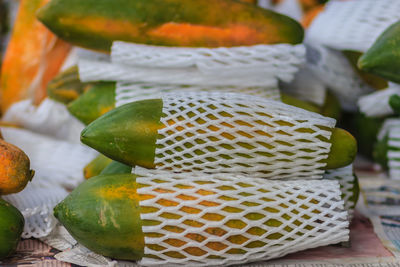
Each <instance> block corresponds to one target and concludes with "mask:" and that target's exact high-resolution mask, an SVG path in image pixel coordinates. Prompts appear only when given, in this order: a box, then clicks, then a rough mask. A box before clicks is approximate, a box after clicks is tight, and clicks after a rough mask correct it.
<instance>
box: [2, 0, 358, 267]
mask: <svg viewBox="0 0 400 267" xmlns="http://www.w3.org/2000/svg"><path fill="white" fill-rule="evenodd" d="M254 2H255V1H236V0H204V1H196V0H185V1H178V0H168V1H165V0H151V1H149V0H129V1H128V0H113V1H109V0H96V1H95V0H86V1H84V2H82V1H78V0H50V1H47V0H42V1H40V0H35V1H33V0H30V1H26V0H25V1H24V0H22V1H21V6H20V13H19V16H21V19H19V20H17V22H16V24H15V27H14V34H13V37H12V39H11V41H10V44H9V48H8V50H7V53H6V56H5V60H4V63H3V67H2V78H1V103H2V110H3V112H4V113H5V115H4V117H3V118H12V117H13V116H11V115H10V114H11V112H12V111H13V110H14V111H15V109H13V107H15V106H16V105H18V101H20V100H21V99H27V98H28V99H30V101H31V102H30V103H32V104H33V105H40V103H41V102H42V101H43V99H48V98H50V99H52V101H57V102H59V103H62V104H63V105H65V110H68V112H69V114H71V115H72V116H74V117H75V118H77V119H78V120H79V121H80V122H81V123H82V124H84V125H85V128H84V129H83V131H82V132H81V134H80V140H81V142H82V143H83V144H85V145H87V146H89V147H91V148H93V149H95V150H96V151H98V152H99V156H98V157H97V158H96V159H95V160H94V161H92V162H91V163H90V164H89V165H87V167H86V168H85V170H84V174H85V177H86V178H87V179H88V180H87V181H84V182H82V183H81V184H80V185H79V186H78V187H77V188H75V189H74V190H73V191H72V193H70V194H69V195H68V196H67V197H66V198H65V199H64V200H63V201H62V202H61V203H59V204H58V205H57V206H56V207H55V209H54V215H55V217H56V218H57V219H58V221H59V222H60V223H61V224H62V225H63V226H64V227H65V228H66V229H67V231H68V232H69V234H70V235H71V236H72V237H73V238H74V239H75V240H76V241H77V242H79V244H81V245H83V246H85V247H86V248H88V249H90V250H91V251H93V252H94V253H97V254H100V255H103V256H106V257H110V258H112V259H116V260H133V261H139V263H140V264H141V265H144V266H154V265H160V264H167V265H168V264H170V265H189V264H191V265H200V266H202V265H232V264H241V263H247V262H254V261H261V260H268V259H272V258H277V257H281V256H283V255H286V254H288V253H292V252H295V251H300V250H305V249H308V248H314V247H319V246H325V245H329V244H337V243H341V242H346V241H348V239H349V230H348V227H349V223H350V221H351V217H352V213H353V210H354V207H355V205H356V202H357V198H358V193H359V188H358V182H357V177H356V176H355V174H354V170H353V165H352V164H353V161H354V158H355V156H356V153H357V142H356V140H355V139H354V137H353V136H352V135H351V134H350V133H349V132H347V131H345V130H343V129H341V128H336V127H335V126H336V119H339V113H340V110H341V108H340V106H341V105H343V102H341V99H340V97H339V98H337V95H339V96H340V94H335V91H334V90H332V91H327V90H325V88H324V89H323V90H321V91H322V93H320V92H319V91H318V90H315V91H314V92H312V91H310V90H307V89H304V84H307V83H304V82H303V83H302V82H301V81H300V80H301V75H299V74H301V73H303V74H304V73H305V74H306V75H316V72H315V71H314V72H313V69H312V68H311V67H307V64H306V61H307V60H308V59H309V58H312V52H313V51H315V49H314V50H313V48H307V49H306V48H305V46H304V45H303V44H302V42H303V37H304V30H303V28H302V26H301V25H300V24H299V23H298V22H296V21H295V20H294V19H291V18H289V17H287V16H285V15H282V14H279V13H276V12H274V11H271V10H267V9H264V8H261V7H258V6H257V5H255V3H254ZM32 10H33V11H34V12H32ZM36 10H38V11H37V12H36ZM24 11H25V12H28V11H30V13H26V14H24ZM222 14H223V16H222ZM27 25H29V28H30V29H31V31H29V32H26V31H25V30H26V29H27V28H26V27H27ZM22 31H23V34H21V32H22ZM38 33H40V34H38ZM25 34H28V35H29V36H30V37H29V38H32V40H34V41H33V44H36V45H38V47H35V48H34V49H32V48H30V49H29V51H27V53H26V55H24V57H22V56H21V53H22V52H21V51H26V49H27V48H26V47H25V46H24V43H23V42H21V40H23V39H24V40H26V39H25V38H26V36H23V35H25ZM36 40H38V41H36ZM78 47H80V48H78ZM83 49H89V50H92V51H87V50H83ZM71 51H72V52H71ZM93 51H95V52H93ZM27 62H29V63H30V64H26V63H27ZM71 62H72V63H71ZM21 66H24V68H28V69H23V68H21ZM300 69H301V70H300ZM299 70H300V72H299ZM21 71H22V72H23V73H25V74H26V76H24V77H23V78H22V77H21ZM311 73H313V74H311ZM19 77H21V78H19ZM321 83H323V82H322V81H319V83H317V85H319V84H321ZM314 85H315V84H313V86H314ZM314 87H318V86H314ZM280 88H283V90H282V91H283V92H282V91H281V90H280ZM16 92H18V93H16ZM313 93H315V94H317V95H318V97H317V98H318V100H317V101H315V99H314V98H312V97H310V96H311V95H315V94H313ZM310 100H311V101H310ZM49 112H51V111H49Z"/></svg>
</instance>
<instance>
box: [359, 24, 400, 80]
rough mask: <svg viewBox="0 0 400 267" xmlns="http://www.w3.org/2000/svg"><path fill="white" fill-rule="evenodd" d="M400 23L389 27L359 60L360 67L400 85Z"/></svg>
mask: <svg viewBox="0 0 400 267" xmlns="http://www.w3.org/2000/svg"><path fill="white" fill-rule="evenodd" d="M399 48H400V21H399V22H396V23H394V24H392V25H391V26H389V27H388V28H387V29H386V30H385V31H384V32H383V33H382V34H381V35H380V36H379V37H378V39H377V40H376V41H375V43H374V44H373V45H372V46H371V47H370V48H369V49H368V50H367V52H365V53H364V55H362V56H361V57H360V59H359V60H358V67H359V68H360V69H361V70H363V71H366V72H370V73H373V74H375V75H378V76H380V77H382V78H384V79H387V80H389V81H393V82H396V83H400V55H399V53H398V51H399Z"/></svg>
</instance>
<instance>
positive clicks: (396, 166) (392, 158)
mask: <svg viewBox="0 0 400 267" xmlns="http://www.w3.org/2000/svg"><path fill="white" fill-rule="evenodd" d="M384 138H387V146H388V148H387V160H388V168H389V177H390V178H391V179H396V180H400V119H395V118H393V119H386V120H385V122H384V123H383V125H382V127H381V130H380V131H379V134H378V140H380V141H382V140H383V139H384Z"/></svg>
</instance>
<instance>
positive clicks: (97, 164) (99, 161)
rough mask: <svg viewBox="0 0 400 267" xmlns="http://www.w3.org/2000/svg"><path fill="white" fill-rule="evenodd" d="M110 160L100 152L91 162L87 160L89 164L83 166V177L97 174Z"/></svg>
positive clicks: (86, 177)
mask: <svg viewBox="0 0 400 267" xmlns="http://www.w3.org/2000/svg"><path fill="white" fill-rule="evenodd" d="M111 162H112V160H111V159H109V158H107V157H106V156H104V155H102V154H100V155H98V156H97V157H96V158H95V159H93V160H92V161H91V162H89V164H88V165H86V166H85V168H83V176H84V177H85V179H89V178H92V177H94V176H97V175H99V174H100V173H101V172H102V171H103V170H104V168H106V167H107V166H108V164H110V163H111Z"/></svg>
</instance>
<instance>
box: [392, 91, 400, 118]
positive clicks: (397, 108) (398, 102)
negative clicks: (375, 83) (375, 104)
mask: <svg viewBox="0 0 400 267" xmlns="http://www.w3.org/2000/svg"><path fill="white" fill-rule="evenodd" d="M389 106H390V107H391V108H392V110H393V111H394V113H396V114H397V115H400V96H399V95H396V94H394V95H391V96H390V97H389Z"/></svg>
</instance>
